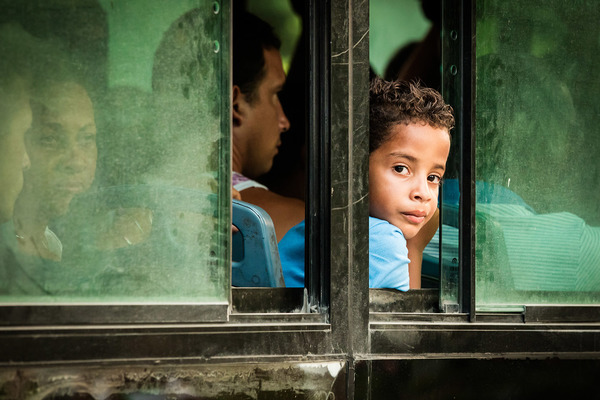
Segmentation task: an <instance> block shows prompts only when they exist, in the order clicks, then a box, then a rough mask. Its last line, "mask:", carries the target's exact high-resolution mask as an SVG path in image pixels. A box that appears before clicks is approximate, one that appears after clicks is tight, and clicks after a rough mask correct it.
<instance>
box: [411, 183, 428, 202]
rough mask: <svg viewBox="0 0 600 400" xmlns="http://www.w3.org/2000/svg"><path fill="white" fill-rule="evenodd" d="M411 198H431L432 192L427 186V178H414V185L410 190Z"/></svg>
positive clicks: (423, 199) (422, 199)
mask: <svg viewBox="0 0 600 400" xmlns="http://www.w3.org/2000/svg"><path fill="white" fill-rule="evenodd" d="M411 198H412V199H414V200H418V201H429V200H431V198H432V193H431V190H430V188H429V182H428V181H427V179H415V180H414V186H413V188H412V190H411Z"/></svg>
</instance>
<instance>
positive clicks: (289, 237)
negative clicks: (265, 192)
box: [279, 217, 409, 291]
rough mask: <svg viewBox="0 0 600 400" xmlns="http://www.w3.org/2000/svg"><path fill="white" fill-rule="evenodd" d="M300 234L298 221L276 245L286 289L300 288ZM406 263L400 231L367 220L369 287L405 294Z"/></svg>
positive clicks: (387, 225) (379, 222)
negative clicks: (277, 245) (395, 290)
mask: <svg viewBox="0 0 600 400" xmlns="http://www.w3.org/2000/svg"><path fill="white" fill-rule="evenodd" d="M304 232H305V223H304V221H302V222H301V223H299V224H298V225H296V226H294V227H293V228H292V229H290V230H289V231H288V233H286V235H285V236H284V237H283V238H282V239H281V241H280V242H279V256H280V258H281V266H282V268H283V278H284V280H285V285H286V287H304ZM408 263H409V260H408V250H407V248H406V240H405V239H404V235H403V234H402V232H401V231H400V229H398V228H397V227H395V226H394V225H392V224H390V223H389V222H387V221H384V220H381V219H377V218H373V217H369V287H371V288H392V289H398V290H403V291H406V290H408V288H409V279H408Z"/></svg>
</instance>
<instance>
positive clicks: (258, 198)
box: [232, 12, 304, 245]
mask: <svg viewBox="0 0 600 400" xmlns="http://www.w3.org/2000/svg"><path fill="white" fill-rule="evenodd" d="M249 32H252V34H251V35H250V34H248V33H249ZM279 46H280V41H279V39H278V38H277V37H275V35H274V34H273V30H272V28H271V27H270V26H269V25H268V24H267V23H266V22H264V21H262V20H260V19H259V18H257V17H255V16H253V15H251V14H247V13H244V12H238V13H235V14H234V22H233V101H232V116H233V123H232V151H233V153H232V169H233V187H234V189H236V190H238V191H239V192H240V195H241V197H242V200H243V201H246V202H248V203H252V204H254V205H257V206H259V207H261V208H262V209H264V210H265V211H266V212H267V213H268V214H269V216H270V217H271V219H272V220H273V224H274V226H275V232H276V234H277V239H278V240H281V238H282V237H283V236H284V235H285V234H286V233H287V232H288V230H289V229H290V228H292V227H293V226H294V225H296V224H298V223H299V222H300V221H302V220H303V219H304V202H302V201H301V200H298V199H294V198H290V197H285V196H281V195H278V194H276V193H274V192H272V191H270V190H268V188H266V187H265V186H264V185H261V184H259V183H258V182H256V181H255V180H254V179H256V178H258V177H259V176H260V175H262V174H264V173H266V172H268V171H269V170H270V169H271V167H272V166H273V158H274V157H275V155H276V154H277V152H278V147H279V146H280V144H281V140H280V135H281V133H283V132H286V131H287V130H288V129H289V126H290V123H289V121H288V119H287V117H286V115H285V113H284V111H283V108H282V107H281V103H280V102H279V92H280V91H281V90H282V89H283V85H284V83H285V73H284V71H283V67H282V62H281V55H280V53H279ZM303 245H304V242H303Z"/></svg>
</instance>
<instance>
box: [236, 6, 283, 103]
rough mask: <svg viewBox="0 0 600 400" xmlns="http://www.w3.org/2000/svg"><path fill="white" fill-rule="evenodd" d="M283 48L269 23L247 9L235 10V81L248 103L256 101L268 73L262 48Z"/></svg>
mask: <svg viewBox="0 0 600 400" xmlns="http://www.w3.org/2000/svg"><path fill="white" fill-rule="evenodd" d="M280 47H281V41H280V40H279V39H278V38H277V36H275V34H274V33H273V28H272V27H271V26H270V25H269V24H267V23H266V22H265V21H263V20H262V19H260V18H258V17H257V16H255V15H252V14H250V13H248V12H246V11H237V12H235V11H234V13H233V84H234V85H237V86H238V87H239V88H240V90H241V92H242V93H243V94H244V95H245V96H246V98H247V100H248V102H249V103H252V102H253V101H254V99H255V97H256V89H257V87H258V85H259V84H260V81H261V80H262V79H263V77H264V75H265V73H266V70H265V57H264V54H263V49H265V50H269V49H277V50H279V48H280Z"/></svg>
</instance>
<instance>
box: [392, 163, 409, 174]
mask: <svg viewBox="0 0 600 400" xmlns="http://www.w3.org/2000/svg"><path fill="white" fill-rule="evenodd" d="M394 171H396V172H397V173H399V174H402V175H406V174H407V173H408V168H406V167H405V166H404V165H395V166H394Z"/></svg>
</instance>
